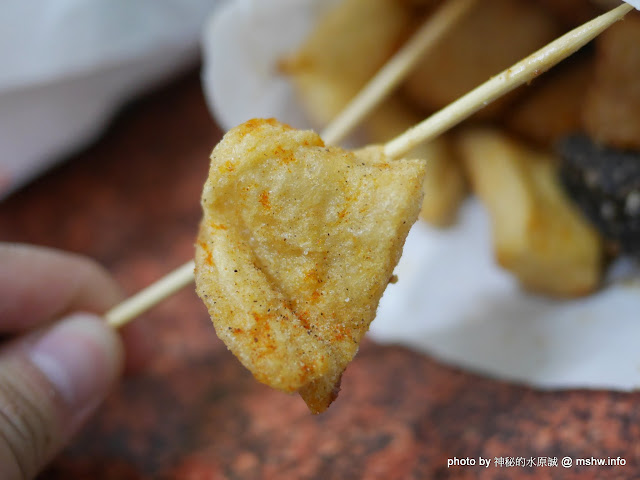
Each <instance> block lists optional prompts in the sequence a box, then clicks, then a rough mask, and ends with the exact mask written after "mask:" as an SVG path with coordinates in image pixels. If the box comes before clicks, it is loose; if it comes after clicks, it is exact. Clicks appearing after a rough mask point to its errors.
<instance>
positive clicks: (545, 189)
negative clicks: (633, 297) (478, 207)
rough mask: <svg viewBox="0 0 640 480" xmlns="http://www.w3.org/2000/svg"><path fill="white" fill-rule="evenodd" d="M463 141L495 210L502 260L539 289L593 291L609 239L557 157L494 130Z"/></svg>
mask: <svg viewBox="0 0 640 480" xmlns="http://www.w3.org/2000/svg"><path fill="white" fill-rule="evenodd" d="M459 145H460V149H461V151H462V154H463V157H464V161H465V165H466V166H467V168H468V174H469V178H470V181H471V184H472V187H473V190H474V191H475V193H476V194H477V195H478V196H479V197H480V200H481V201H482V202H483V204H484V205H485V206H486V208H487V210H488V211H489V216H490V217H491V224H492V229H493V245H494V253H495V256H496V258H497V261H498V263H499V264H500V265H501V266H503V267H504V268H506V269H507V270H509V271H511V272H513V273H514V274H515V275H516V277H517V278H518V280H519V281H520V283H521V284H522V285H523V286H524V287H525V288H527V289H530V290H533V291H536V292H540V293H545V294H548V295H552V296H558V297H573V296H579V295H586V294H588V293H591V292H593V291H594V290H595V289H596V288H597V287H598V285H599V283H600V279H601V274H602V245H601V243H602V242H601V240H600V238H599V236H598V234H597V232H596V231H595V230H594V229H593V227H592V226H591V225H590V224H589V223H588V222H587V221H586V220H585V219H584V218H583V217H582V215H581V213H580V212H579V211H578V209H577V208H576V207H575V206H574V205H573V204H572V203H571V201H570V200H569V199H568V197H567V196H566V195H565V193H564V191H563V189H562V187H561V185H560V183H559V180H558V178H557V173H556V170H555V165H554V162H553V161H552V159H551V158H550V157H549V156H548V155H546V154H542V153H538V152H536V151H533V150H531V149H530V148H529V147H526V146H524V145H522V144H519V143H516V142H515V141H513V140H510V139H509V138H508V137H507V136H506V135H504V134H503V133H500V132H499V131H496V130H490V129H476V130H469V131H467V132H464V133H463V134H461V136H460V144H459Z"/></svg>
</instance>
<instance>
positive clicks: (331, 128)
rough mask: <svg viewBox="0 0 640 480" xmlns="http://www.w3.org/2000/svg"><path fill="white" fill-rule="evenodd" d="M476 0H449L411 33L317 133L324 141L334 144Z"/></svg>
mask: <svg viewBox="0 0 640 480" xmlns="http://www.w3.org/2000/svg"><path fill="white" fill-rule="evenodd" d="M476 1H477V0H449V1H448V2H446V3H445V4H444V5H443V6H442V7H440V8H439V9H438V10H437V11H436V12H435V13H434V14H433V15H430V16H429V18H428V19H427V21H426V22H424V24H423V25H422V26H421V27H420V28H419V29H418V31H417V32H416V33H414V34H413V36H412V37H411V39H410V40H409V41H408V42H407V43H405V44H404V46H403V47H402V48H401V49H400V50H398V52H397V53H396V54H395V55H394V56H393V57H392V58H391V60H389V61H388V62H387V63H386V64H385V65H384V66H383V67H382V68H381V69H380V70H379V71H378V73H376V75H375V76H374V77H373V78H372V79H371V80H370V81H369V82H368V83H367V84H366V85H365V86H364V87H363V88H362V90H360V92H358V94H357V95H356V96H355V97H354V98H353V99H352V100H351V101H350V102H349V103H348V104H347V106H346V107H345V108H344V109H343V110H342V111H341V112H340V113H339V114H338V116H337V117H336V118H334V119H333V121H332V122H331V123H330V124H329V125H328V126H327V127H326V128H325V129H324V132H322V133H321V134H320V136H321V137H322V139H323V140H324V141H325V143H327V144H329V145H335V144H336V143H338V142H339V141H340V140H342V139H343V138H344V137H346V136H347V135H348V134H349V133H350V132H351V130H352V129H353V128H354V127H355V126H356V125H357V124H358V123H359V122H360V121H361V120H362V119H363V118H364V117H365V116H366V115H367V114H369V112H371V110H373V108H375V107H376V106H377V105H379V104H380V102H381V101H382V100H384V99H385V98H386V97H387V96H388V95H389V93H391V91H392V90H393V89H394V88H395V87H396V86H397V85H398V84H399V83H400V82H401V81H402V80H403V79H404V78H405V77H406V76H407V74H408V73H409V72H410V71H411V69H412V68H413V67H414V66H415V64H416V62H417V61H418V60H420V58H421V57H422V56H423V55H424V54H425V53H426V52H427V51H428V50H429V49H431V48H433V47H434V46H436V45H437V44H438V41H439V40H440V39H441V38H442V36H443V35H444V34H445V33H446V32H448V31H449V30H450V29H451V27H452V26H453V25H454V24H455V23H456V22H457V21H458V20H459V19H460V18H461V17H462V16H463V15H464V14H465V13H466V12H468V11H469V10H470V8H471V7H472V6H473V5H474V4H475V3H476Z"/></svg>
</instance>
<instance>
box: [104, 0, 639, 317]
mask: <svg viewBox="0 0 640 480" xmlns="http://www.w3.org/2000/svg"><path fill="white" fill-rule="evenodd" d="M463 5H464V3H463ZM631 10H633V7H632V6H631V5H628V4H626V3H625V4H623V5H620V6H619V7H616V8H614V9H612V10H610V11H609V12H607V13H604V14H603V15H600V16H599V17H596V18H595V19H593V20H591V21H589V22H587V23H585V24H584V25H582V26H580V27H577V28H575V29H574V30H571V31H570V32H569V33H567V34H565V35H563V36H562V37H560V38H558V39H557V40H555V41H553V42H551V43H550V44H548V45H547V46H545V47H543V48H542V49H540V50H538V51H537V52H535V53H533V54H532V55H530V56H528V57H527V58H525V59H524V60H521V61H520V62H518V63H516V64H515V65H513V66H512V67H510V68H508V69H507V70H505V71H503V72H502V73H500V74H499V75H497V76H495V77H493V78H491V79H490V80H488V81H487V82H485V83H483V84H482V85H480V86H479V87H477V88H475V89H474V90H472V91H471V92H469V93H467V94H466V95H464V96H462V97H460V98H459V99H458V100H456V101H454V102H453V103H451V104H450V105H449V106H447V107H445V108H443V109H442V110H440V111H438V112H436V113H435V114H433V115H432V116H431V117H429V118H427V119H426V120H424V121H423V122H421V123H419V124H418V125H416V126H414V127H412V128H410V129H409V130H407V131H406V132H404V133H402V134H401V135H399V136H397V137H396V138H394V139H393V140H391V141H389V142H387V143H386V144H385V146H384V152H385V154H386V155H388V156H389V157H391V158H397V157H400V156H402V155H403V154H406V153H407V152H409V151H410V150H411V149H413V148H414V147H416V146H417V145H418V144H420V143H422V142H425V141H428V140H431V139H433V138H435V137H436V136H438V135H440V134H441V133H443V132H445V131H446V130H448V129H449V128H451V127H453V126H455V125H457V124H458V123H460V122H462V121H463V120H465V119H466V118H468V117H469V116H470V115H472V114H473V113H475V112H476V111H478V110H480V109H481V108H483V107H484V106H486V105H488V104H489V103H491V102H492V101H494V100H496V99H497V98H499V97H500V96H502V95H504V94H506V93H508V92H510V91H511V90H513V89H514V88H516V87H518V86H520V85H522V84H524V83H526V82H529V81H531V80H533V79H534V78H535V77H537V76H539V75H541V74H542V73H543V72H545V71H546V70H548V69H549V68H551V67H552V66H554V65H555V64H557V63H558V62H560V61H561V60H563V59H565V58H566V57H568V56H569V55H571V54H572V53H574V52H575V51H577V50H578V49H579V48H581V47H582V46H584V45H585V44H586V43H588V42H589V41H591V40H592V39H594V38H595V37H596V36H598V35H599V34H600V33H602V32H603V31H604V30H606V29H607V28H608V27H610V26H611V25H612V24H613V23H615V22H617V21H618V20H620V19H622V18H623V17H624V16H625V15H626V14H627V13H628V12H630V11H631ZM391 77H392V76H391V75H390V78H391ZM378 88H379V87H378ZM379 91H380V92H385V89H383V88H380V90H379ZM368 101H371V100H368ZM341 121H342V120H341ZM351 121H352V120H350V121H346V120H344V127H343V128H350V126H352V124H351V123H350V122H351ZM332 130H333V127H332V126H331V127H329V128H327V132H328V134H330V136H331V137H332V138H333V139H334V140H335V139H336V138H339V137H340V132H339V131H338V130H337V129H336V131H335V132H333V131H332ZM325 135H326V134H325ZM327 143H329V142H327ZM331 143H332V142H331ZM194 268H195V263H194V261H193V260H191V261H189V262H187V263H185V264H184V265H182V266H181V267H178V268H177V269H176V270H174V271H173V272H171V273H169V274H168V275H166V276H165V277H163V278H161V279H160V280H158V281H157V282H155V283H153V284H152V285H150V286H149V287H147V288H145V289H143V290H141V291H140V292H138V293H137V294H135V295H134V296H132V297H130V298H129V299H127V300H125V301H124V302H122V303H121V304H119V305H117V306H115V307H114V308H112V309H111V310H109V311H108V312H107V313H106V314H105V318H106V320H107V323H108V324H109V325H111V326H113V327H114V328H118V327H121V326H123V325H125V324H126V323H128V322H129V321H130V320H132V319H134V318H135V317H137V316H138V315H140V314H141V313H143V312H145V311H146V310H148V309H149V308H151V307H153V306H154V305H156V304H157V303H159V302H161V301H162V300H164V299H165V298H167V297H169V296H171V295H173V294H174V293H175V292H177V291H178V290H180V289H182V288H183V287H185V286H187V285H189V284H190V283H192V282H193V280H194Z"/></svg>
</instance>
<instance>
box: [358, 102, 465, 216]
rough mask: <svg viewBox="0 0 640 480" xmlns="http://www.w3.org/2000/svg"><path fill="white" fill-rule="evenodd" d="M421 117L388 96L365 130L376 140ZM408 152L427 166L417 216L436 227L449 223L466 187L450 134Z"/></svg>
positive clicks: (389, 135)
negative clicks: (423, 161) (418, 214)
mask: <svg viewBox="0 0 640 480" xmlns="http://www.w3.org/2000/svg"><path fill="white" fill-rule="evenodd" d="M421 120H422V117H421V116H420V115H418V113H416V112H415V111H412V110H411V109H410V108H409V107H408V106H407V105H406V104H405V103H404V102H402V101H401V99H399V98H397V97H392V98H390V99H388V100H387V101H385V102H383V104H382V105H380V107H379V108H377V109H376V110H375V111H374V112H372V113H371V115H370V116H369V118H368V121H367V124H366V130H367V133H368V134H369V137H370V138H372V139H375V141H376V142H386V141H388V140H391V139H392V138H394V137H395V136H397V135H400V134H401V133H402V132H404V131H405V130H407V129H409V128H410V127H412V126H413V125H415V124H417V123H418V122H420V121H421ZM409 156H410V157H411V158H421V159H423V160H425V162H426V166H427V174H426V175H425V178H424V185H423V191H424V200H423V201H422V208H421V210H420V218H421V219H422V220H424V221H425V222H427V223H429V224H431V225H433V226H436V227H446V226H449V225H451V224H453V223H454V222H455V220H456V217H457V214H458V209H459V207H460V205H461V204H462V202H463V200H464V199H465V198H466V196H467V193H468V188H467V181H466V179H465V174H464V169H463V167H462V164H461V162H460V161H459V159H458V157H457V155H456V152H455V149H454V148H453V145H452V139H451V137H450V136H449V135H442V136H440V137H438V138H436V139H435V140H433V141H431V142H428V143H422V144H420V145H418V146H417V147H416V148H414V149H413V150H412V151H411V152H410V153H409Z"/></svg>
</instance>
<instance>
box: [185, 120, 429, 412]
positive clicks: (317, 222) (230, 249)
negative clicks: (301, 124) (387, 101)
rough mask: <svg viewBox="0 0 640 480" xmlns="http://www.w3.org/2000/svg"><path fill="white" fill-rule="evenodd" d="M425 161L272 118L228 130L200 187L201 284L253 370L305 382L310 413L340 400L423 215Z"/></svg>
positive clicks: (285, 383)
mask: <svg viewBox="0 0 640 480" xmlns="http://www.w3.org/2000/svg"><path fill="white" fill-rule="evenodd" d="M424 172H425V168H424V162H422V161H420V160H394V161H389V160H388V158H386V157H384V155H383V154H382V149H381V148H379V147H369V148H365V149H362V150H358V151H355V152H351V151H346V150H342V149H340V148H335V147H326V146H325V145H324V143H323V142H322V140H321V139H320V137H319V136H318V135H316V134H315V133H313V132H312V131H299V130H295V129H293V128H291V127H289V126H286V125H283V124H280V123H278V122H277V121H275V120H273V119H270V120H261V119H256V120H250V121H248V122H246V123H244V124H242V125H240V126H238V127H236V128H234V129H232V130H230V131H229V132H228V133H227V134H226V135H225V136H224V138H223V139H222V141H221V142H220V143H219V144H218V145H217V146H216V148H215V149H214V150H213V153H212V155H211V167H210V172H209V178H208V179H207V182H206V184H205V187H204V190H203V194H202V207H203V210H204V216H203V219H202V222H201V225H200V232H199V236H198V241H197V245H196V258H195V260H196V285H197V292H198V295H199V296H200V298H202V300H203V301H204V303H205V305H206V306H207V308H208V310H209V314H210V315H211V318H212V320H213V323H214V326H215V329H216V333H217V334H218V336H219V337H220V338H221V339H222V340H223V341H224V343H225V344H226V345H227V347H228V348H229V349H230V350H231V351H232V352H233V354H234V355H235V356H236V357H238V359H239V360H240V361H241V362H242V364H243V365H244V366H245V367H247V368H248V369H249V370H250V371H251V372H252V373H253V375H254V377H255V378H256V379H257V380H259V381H260V382H263V383H266V384H267V385H270V386H271V387H274V388H277V389H279V390H283V391H285V392H295V391H298V392H299V393H300V395H301V396H302V398H303V399H304V400H305V402H306V403H307V405H308V406H309V409H310V410H311V411H312V412H314V413H319V412H322V411H323V410H325V409H326V408H327V407H328V406H329V404H330V403H331V402H332V401H333V400H334V399H335V397H336V395H337V393H338V390H339V385H340V378H341V375H342V372H343V371H344V369H345V368H346V366H347V364H348V363H349V362H350V361H351V359H352V358H353V356H354V355H355V354H356V351H357V350H358V345H359V343H360V340H361V339H362V337H363V335H364V334H365V332H366V331H367V330H368V328H369V324H370V323H371V321H372V320H373V318H374V317H375V314H376V308H377V306H378V301H379V300H380V297H381V296H382V293H383V292H384V290H385V288H386V286H387V284H388V283H389V281H390V279H391V277H392V274H393V269H394V268H395V266H396V264H397V262H398V260H399V258H400V254H401V251H402V246H403V244H404V240H405V238H406V236H407V233H408V232H409V228H410V227H411V225H412V224H413V223H414V222H415V220H416V219H417V216H418V212H419V209H420V204H421V201H422V190H421V187H422V182H423V179H424Z"/></svg>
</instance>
